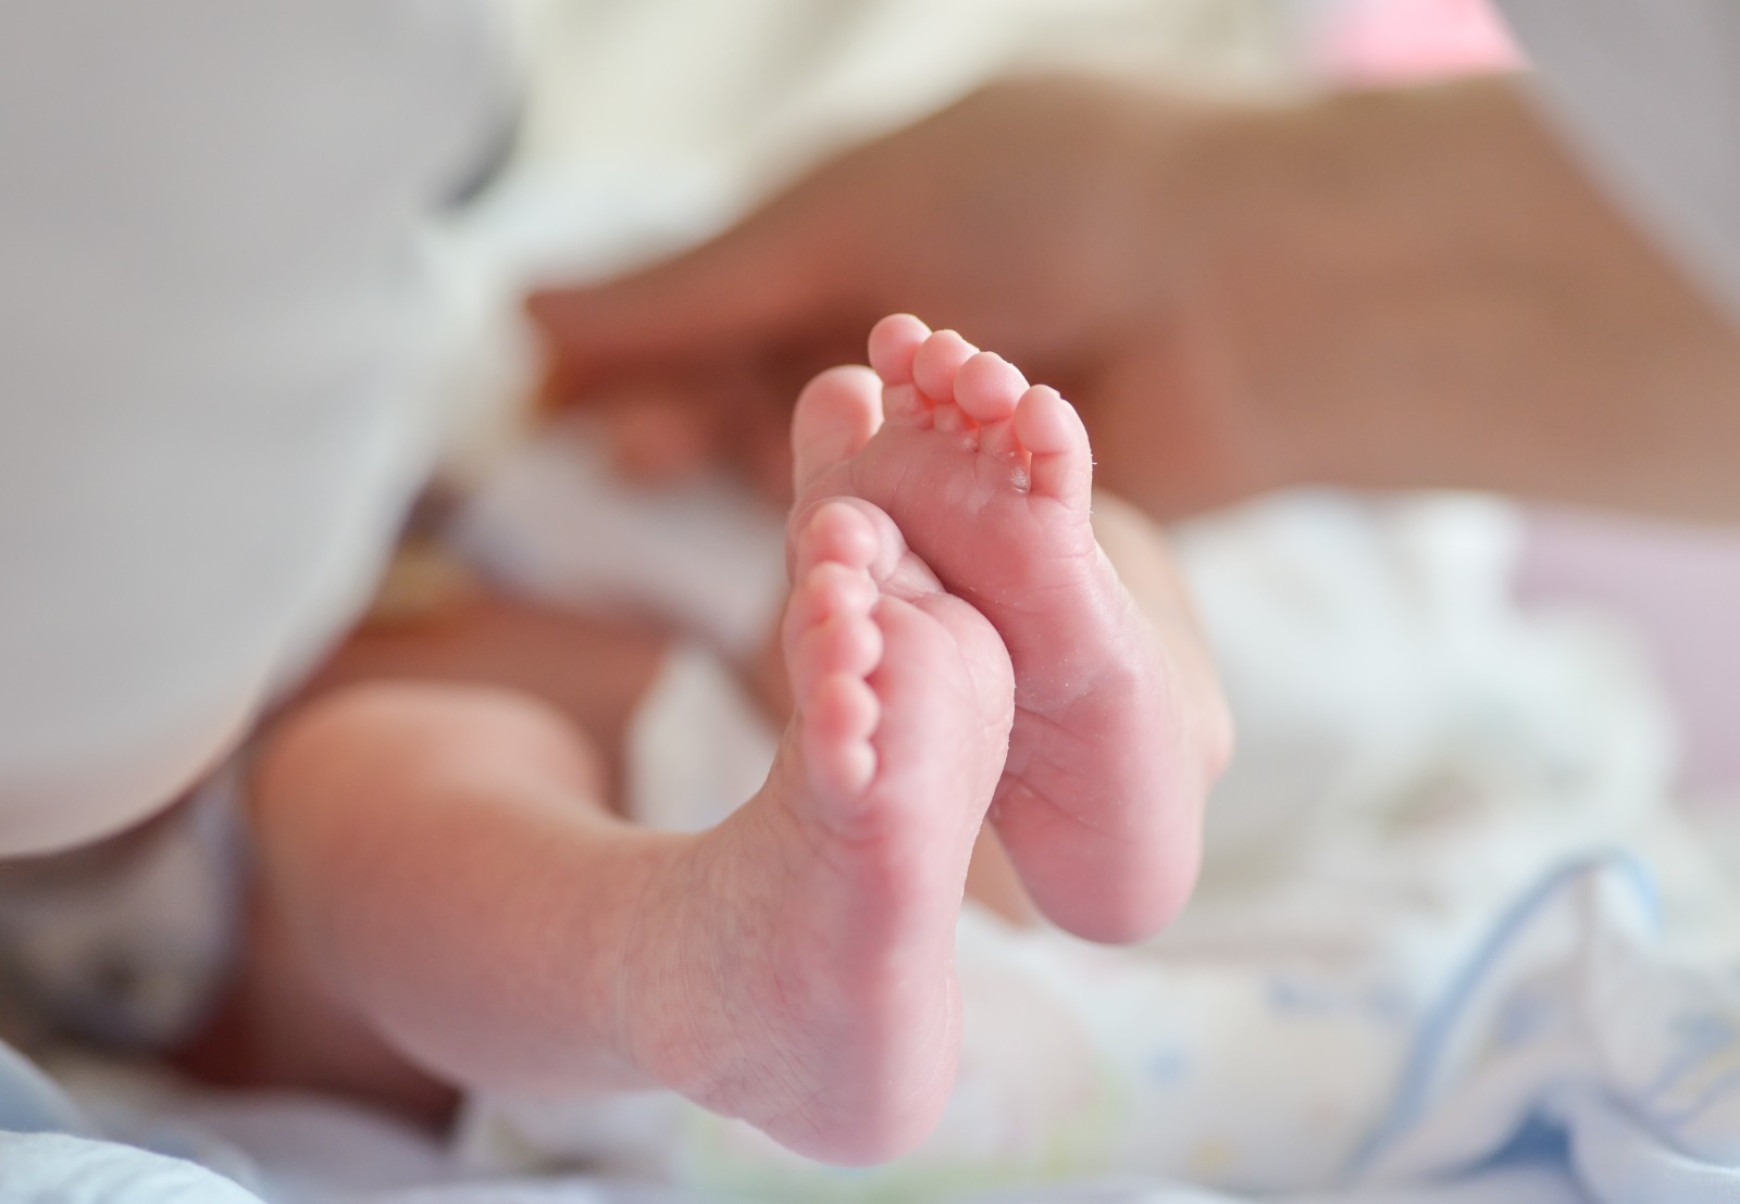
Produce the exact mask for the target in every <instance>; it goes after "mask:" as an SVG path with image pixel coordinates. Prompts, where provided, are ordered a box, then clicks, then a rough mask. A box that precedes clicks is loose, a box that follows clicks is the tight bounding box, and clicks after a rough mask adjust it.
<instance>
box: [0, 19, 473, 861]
mask: <svg viewBox="0 0 1740 1204" xmlns="http://www.w3.org/2000/svg"><path fill="white" fill-rule="evenodd" d="M486 16H487V14H486V13H485V11H484V10H483V9H482V8H480V7H479V6H478V5H476V4H473V3H471V2H470V0H433V2H430V0H379V2H374V0H371V2H370V3H366V4H356V3H352V2H350V0H297V2H296V3H286V4H243V5H237V4H232V3H229V2H228V0H168V2H165V3H153V4H144V5H142V4H135V3H131V2H130V0H56V2H55V3H49V4H8V5H5V6H3V7H0V178H4V180H5V185H4V187H0V264H3V265H4V269H3V270H0V856H3V855H9V854H20V853H34V852H42V851H47V850H52V849H58V848H63V847H67V846H71V845H75V844H79V843H82V842H86V841H89V840H93V839H95V838H98V837H100V836H103V835H105V834H107V833H110V832H113V831H116V830H118V829H120V828H122V827H125V826H127V825H129V824H131V823H133V822H135V821H137V820H139V819H140V818H142V817H143V816H145V815H147V814H149V813H150V812H151V811H152V810H154V809H156V808H158V807H160V806H162V805H164V804H165V803H167V802H168V801H169V800H170V799H172V798H173V797H174V796H175V795H176V794H178V793H179V792H181V791H182V790H184V789H185V788H186V787H187V786H188V785H189V784H190V783H191V782H192V781H193V779H194V778H195V777H196V776H197V775H198V774H200V773H201V772H202V771H204V770H206V769H208V768H210V767H211V766H212V765H213V764H215V763H216V761H217V760H218V759H219V758H220V757H221V755H222V754H223V753H224V751H225V749H226V747H227V746H229V745H230V744H232V743H233V742H234V741H235V740H236V739H238V738H239V736H240V735H241V733H242V732H244V731H245V730H246V729H247V727H248V725H249V724H250V723H251V722H252V721H253V719H254V717H255V714H256V712H257V710H258V709H259V707H260V706H261V705H262V702H263V700H264V699H265V698H266V697H267V696H268V695H269V693H270V692H271V691H272V690H273V689H274V687H275V686H277V685H278V684H280V683H281V682H282V681H283V680H284V679H285V678H286V677H287V676H288V675H290V674H293V673H295V672H297V671H298V670H299V669H300V667H301V666H302V665H303V664H304V663H305V662H306V661H307V660H308V659H309V658H311V657H313V656H314V655H316V654H317V653H318V652H319V651H320V650H321V648H322V646H323V645H324V644H325V642H326V641H328V640H329V639H331V638H332V637H333V636H334V635H335V633H337V632H338V631H340V630H341V629H342V628H343V627H344V626H345V625H346V624H347V623H348V622H349V621H350V619H351V618H352V617H353V615H354V614H355V613H356V612H357V611H359V610H360V609H361V608H362V606H363V605H364V604H365V603H366V601H367V598H368V595H369V592H370V590H371V588H372V585H373V581H374V578H375V575H376V574H377V573H378V571H379V568H380V565H381V563H382V562H383V560H384V558H385V555H386V553H387V551H388V549H389V548H390V546H391V541H392V539H393V537H394V534H395V528H396V526H397V524H398V522H399V518H400V514H401V511H402V509H403V508H404V506H405V505H406V504H407V502H408V499H409V497H410V496H411V494H412V492H413V491H414V490H415V489H416V488H417V487H418V485H419V484H420V481H421V478H422V476H423V474H424V473H425V472H426V471H427V468H428V464H429V460H430V457H431V454H432V451H433V445H434V432H435V428H436V425H437V415H436V414H435V413H434V406H433V404H432V397H433V396H434V381H435V376H436V373H437V371H438V363H437V352H438V351H439V349H440V347H441V345H442V343H443V342H444V341H445V339H444V333H443V331H444V321H445V319H444V311H443V306H442V303H441V301H440V297H439V293H438V290H437V289H436V287H435V285H434V281H433V278H432V276H431V273H430V269H429V265H428V264H427V263H426V261H425V255H424V250H423V246H422V240H423V238H424V228H425V225H426V219H427V218H428V217H429V216H430V214H431V213H432V212H433V211H434V210H435V208H436V207H437V206H438V205H439V204H440V203H441V202H442V201H443V199H444V198H445V196H446V195H447V193H448V192H449V191H450V190H451V189H452V188H454V187H455V186H456V185H457V184H458V183H459V182H460V181H461V180H462V179H463V178H464V176H465V174H466V173H467V172H468V171H470V170H472V168H473V166H474V163H475V161H476V159H477V158H478V157H479V155H480V153H481V147H482V145H483V143H484V142H485V141H486V140H487V138H488V137H489V136H491V135H492V134H493V133H494V132H495V129H496V127H498V126H499V124H500V122H501V120H502V117H503V114H504V112H505V111H507V103H508V97H507V96H506V92H505V88H504V84H505V80H504V78H503V74H502V73H501V72H500V71H499V70H498V67H499V56H498V54H497V51H498V49H499V47H497V46H496V44H495V42H494V40H493V38H492V36H491V34H490V30H489V25H488V21H487V19H486Z"/></svg>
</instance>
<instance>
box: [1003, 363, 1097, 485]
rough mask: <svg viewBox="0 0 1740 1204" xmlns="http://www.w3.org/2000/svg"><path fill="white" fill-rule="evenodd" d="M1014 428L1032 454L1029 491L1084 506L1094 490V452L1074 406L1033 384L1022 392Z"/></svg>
mask: <svg viewBox="0 0 1740 1204" xmlns="http://www.w3.org/2000/svg"><path fill="white" fill-rule="evenodd" d="M1014 427H1015V437H1016V438H1017V439H1019V440H1020V441H1021V445H1022V446H1023V447H1025V448H1026V449H1027V451H1028V453H1029V454H1030V455H1031V456H1032V463H1031V466H1030V470H1029V471H1030V474H1031V477H1030V479H1031V489H1032V491H1033V492H1034V493H1036V494H1039V495H1041V496H1047V497H1055V498H1058V499H1060V500H1062V501H1066V502H1069V503H1071V504H1079V505H1084V506H1085V505H1086V504H1087V503H1088V499H1089V496H1090V495H1091V493H1092V491H1093V477H1094V466H1093V454H1092V451H1091V450H1090V448H1089V446H1088V437H1087V428H1085V427H1084V426H1082V423H1081V416H1080V415H1079V414H1077V413H1076V412H1075V407H1074V406H1072V405H1070V404H1069V402H1067V401H1065V400H1064V399H1063V397H1062V395H1061V394H1059V393H1058V391H1057V390H1056V389H1053V388H1049V387H1047V386H1045V385H1035V386H1034V387H1033V388H1031V389H1029V390H1027V392H1025V393H1023V394H1022V395H1021V402H1020V405H1019V406H1017V407H1016V410H1015V418H1014Z"/></svg>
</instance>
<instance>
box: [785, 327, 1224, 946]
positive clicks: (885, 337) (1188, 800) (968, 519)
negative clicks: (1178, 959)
mask: <svg viewBox="0 0 1740 1204" xmlns="http://www.w3.org/2000/svg"><path fill="white" fill-rule="evenodd" d="M870 359H871V363H872V364H873V365H874V367H875V375H872V374H871V373H870V372H867V371H865V370H863V369H850V368H847V369H835V370H833V371H832V372H829V373H824V374H823V375H822V376H820V377H818V378H817V379H816V380H815V381H814V382H812V383H811V385H810V386H809V388H808V389H806V390H805V393H804V396H803V397H802V398H801V399H800V400H799V402H798V410H797V414H796V417H795V419H794V427H793V446H794V449H795V451H796V453H797V458H798V463H797V477H798V486H799V493H798V498H799V502H798V504H799V508H800V512H801V509H802V507H803V506H804V505H805V504H806V502H807V503H809V504H814V503H815V501H816V500H817V499H822V498H828V497H833V496H841V495H849V496H854V497H859V498H863V499H865V500H867V501H869V502H871V503H873V504H875V505H876V506H878V507H881V508H882V509H883V510H884V511H886V512H887V513H888V514H889V515H890V516H891V517H892V518H893V520H894V521H895V523H897V524H898V525H899V527H900V530H901V531H902V533H903V534H904V535H905V536H906V538H907V540H908V541H909V542H910V543H911V546H912V548H913V549H914V551H915V552H916V553H917V554H918V555H920V556H922V557H923V558H924V560H925V562H926V563H927V564H929V565H930V566H931V567H932V568H933V569H934V570H935V571H936V573H937V576H938V577H939V578H940V579H941V581H942V584H943V586H944V588H946V589H947V590H948V591H949V592H951V593H953V594H955V595H958V596H959V597H961V598H962V599H964V600H966V601H968V602H970V603H971V604H972V605H973V606H974V608H975V609H977V610H978V611H980V612H981V613H982V614H983V615H984V616H985V617H986V618H988V619H989V620H990V621H991V624H992V625H993V626H994V627H995V628H996V629H997V632H998V633H999V634H1000V635H1001V636H1002V637H1003V641H1004V643H1005V644H1006V645H1007V647H1008V650H1009V656H1010V659H1011V661H1012V662H1013V664H1014V669H1015V708H1016V709H1015V722H1014V727H1013V731H1012V732H1011V736H1010V753H1009V760H1008V764H1007V766H1006V768H1005V770H1004V773H1003V776H1002V779H1001V781H1000V782H999V783H998V786H997V792H996V799H995V802H994V803H993V805H992V808H991V812H990V816H991V819H992V821H993V822H994V824H995V825H996V829H997V832H998V834H999V836H1000V837H1001V838H1002V840H1003V843H1004V845H1005V847H1006V848H1007V850H1008V852H1009V855H1010V857H1011V858H1012V859H1013V860H1014V862H1015V864H1016V866H1017V868H1018V869H1019V870H1020V872H1021V875H1022V878H1023V880H1024V881H1025V882H1026V884H1027V886H1028V889H1029V891H1030V892H1031V893H1032V895H1033V898H1034V902H1035V903H1036V904H1038V906H1039V907H1040V909H1041V910H1042V911H1044V912H1045V913H1046V914H1047V915H1048V916H1049V917H1050V918H1051V919H1052V920H1054V921H1055V922H1056V923H1058V924H1059V925H1061V926H1062V927H1064V928H1067V929H1069V930H1071V931H1073V932H1075V933H1078V934H1079V935H1082V936H1086V937H1090V938H1094V939H1099V940H1111V941H1118V940H1131V939H1137V938H1140V937H1143V936H1147V935H1149V934H1151V933H1153V932H1154V931H1156V930H1157V929H1158V928H1159V927H1161V926H1162V925H1163V924H1164V923H1165V922H1166V921H1167V920H1169V919H1170V918H1171V917H1172V915H1173V914H1174V913H1175V912H1176V911H1177V910H1178V908H1179V907H1180V906H1181V905H1182V904H1183V901H1184V899H1185V898H1186V896H1187V895H1188V894H1189V891H1190V888H1191V886H1192V884H1193V882H1194V879H1195V873H1196V867H1197V861H1198V857H1199V828H1200V820H1201V806H1202V801H1203V797H1204V794H1205V793H1206V789H1207V784H1208V782H1209V781H1210V780H1211V779H1212V776H1213V774H1214V772H1215V771H1216V770H1217V764H1216V762H1217V761H1218V759H1219V758H1220V757H1221V755H1222V754H1221V753H1220V752H1219V751H1217V750H1215V749H1213V748H1202V747H1198V746H1199V745H1202V744H1204V743H1205V742H1204V741H1202V740H1199V739H1197V738H1196V733H1197V731H1198V730H1199V729H1200V727H1201V726H1202V725H1199V724H1198V723H1197V722H1196V721H1195V720H1194V719H1193V718H1192V716H1191V715H1190V714H1189V713H1188V708H1189V706H1190V705H1191V702H1190V699H1189V698H1187V697H1184V695H1186V694H1187V693H1188V691H1187V689H1185V688H1184V687H1183V686H1181V685H1180V675H1179V674H1178V673H1176V672H1175V671H1174V668H1173V665H1172V663H1171V662H1170V661H1169V653H1168V649H1167V648H1166V647H1165V646H1164V644H1163V642H1162V641H1161V639H1160V637H1159V634H1158V632H1157V630H1156V628H1155V626H1154V625H1153V624H1152V623H1151V622H1150V621H1149V620H1148V618H1147V617H1145V616H1144V614H1143V613H1142V611H1141V610H1140V608H1139V607H1138V606H1137V604H1136V602H1135V601H1134V599H1133V598H1132V597H1131V595H1130V592H1129V591H1128V590H1127V589H1126V588H1125V586H1124V584H1123V582H1122V581H1121V580H1120V579H1119V577H1118V574H1117V572H1116V571H1115V570H1114V569H1113V567H1112V564H1111V562H1110V561H1109V560H1108V559H1107V558H1106V555H1105V553H1104V552H1103V551H1102V550H1101V548H1100V546H1099V544H1098V542H1097V541H1096V539H1095V536H1094V529H1093V526H1092V524H1091V522H1090V520H1089V502H1090V495H1091V492H1092V483H1093V465H1092V460H1091V456H1090V452H1089V448H1088V440H1087V433H1086V431H1085V430H1084V429H1083V427H1082V424H1081V420H1080V418H1079V417H1078V416H1077V415H1076V412H1075V410H1074V409H1073V408H1072V407H1071V406H1070V405H1069V404H1068V403H1067V402H1065V401H1064V400H1063V398H1062V397H1060V396H1059V395H1058V394H1057V392H1056V391H1055V390H1052V389H1049V388H1045V387H1042V386H1035V387H1032V388H1029V387H1028V384H1027V382H1026V381H1025V380H1024V379H1023V378H1022V376H1021V374H1020V373H1019V372H1018V371H1016V369H1015V368H1014V367H1013V366H1011V365H1010V364H1009V363H1007V362H1006V361H1004V360H1002V359H1000V358H999V357H997V356H995V355H992V354H989V353H980V352H977V351H975V349H974V348H973V347H971V346H970V345H968V344H967V343H966V342H965V341H964V340H963V339H961V338H960V336H958V335H956V334H954V333H953V332H950V331H943V332H940V333H936V334H932V333H931V332H930V331H929V330H928V329H927V328H926V327H925V326H924V325H923V323H921V322H919V321H918V320H917V319H916V318H912V317H907V316H904V315H902V316H898V317H893V318H887V319H884V320H883V321H882V322H881V323H879V324H878V325H877V327H876V329H875V331H874V332H873V333H872V335H871V339H870ZM879 394H880V399H879V396H878V395H879ZM884 418H885V421H884ZM1207 743H1210V744H1212V743H1213V742H1212V741H1209V742H1207Z"/></svg>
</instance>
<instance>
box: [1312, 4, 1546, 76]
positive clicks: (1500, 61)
mask: <svg viewBox="0 0 1740 1204" xmlns="http://www.w3.org/2000/svg"><path fill="white" fill-rule="evenodd" d="M1312 57H1313V59H1314V60H1315V65H1316V66H1317V68H1318V69H1319V70H1321V71H1322V72H1323V73H1324V74H1325V75H1326V76H1328V77H1330V78H1332V79H1338V80H1342V81H1345V82H1349V83H1357V84H1380V83H1391V82H1395V81H1398V80H1408V79H1412V80H1418V79H1433V78H1443V77H1446V76H1455V75H1464V74H1467V73H1469V72H1472V71H1482V70H1492V69H1497V68H1503V67H1511V66H1515V65H1516V64H1517V63H1519V62H1520V61H1521V60H1520V57H1519V56H1518V54H1517V51H1516V49H1515V47H1514V45H1513V44H1512V42H1511V40H1510V36H1509V34H1507V33H1506V32H1505V28H1504V25H1503V23H1502V22H1501V21H1500V20H1499V19H1498V18H1497V17H1496V16H1494V15H1493V13H1492V10H1491V9H1490V8H1489V7H1488V6H1487V5H1486V4H1485V3H1483V2H1482V0H1344V2H1343V3H1341V4H1339V5H1337V6H1336V7H1335V8H1334V9H1333V10H1332V11H1331V13H1330V15H1329V17H1328V19H1327V20H1326V21H1325V22H1324V23H1323V25H1322V26H1321V28H1320V31H1319V34H1318V36H1317V38H1316V39H1315V46H1314V48H1313V51H1312Z"/></svg>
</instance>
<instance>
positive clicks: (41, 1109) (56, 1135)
mask: <svg viewBox="0 0 1740 1204" xmlns="http://www.w3.org/2000/svg"><path fill="white" fill-rule="evenodd" d="M237 1165H245V1164H242V1163H238V1164H237ZM0 1200H6V1201H8V1202H9V1204H11V1202H14V1201H16V1202H17V1204H36V1202H38V1201H40V1202H42V1204H50V1202H52V1204H87V1202H88V1204H260V1202H259V1198H258V1197H257V1196H255V1195H253V1194H252V1193H251V1192H249V1191H247V1190H245V1189H244V1188H242V1187H241V1186H240V1185H239V1184H238V1183H236V1182H235V1181H234V1180H232V1179H229V1178H225V1177H224V1176H221V1175H219V1174H216V1173H214V1172H213V1171H211V1170H208V1169H206V1168H205V1167H202V1166H199V1165H197V1164H196V1163H194V1162H191V1161H188V1160H187V1159H185V1158H180V1157H173V1156H170V1155H168V1154H164V1153H153V1152H151V1151H147V1150H143V1149H139V1148H136V1147H133V1146H127V1145H122V1144H119V1143H117V1142H112V1141H105V1140H102V1139H101V1138H100V1137H99V1136H97V1134H96V1131H95V1127H94V1126H93V1125H92V1123H91V1122H90V1120H89V1119H88V1118H87V1117H86V1116H85V1115H84V1113H83V1112H81V1111H80V1109H79V1108H78V1107H77V1106H76V1105H75V1104H74V1103H73V1102H72V1101H71V1100H70V1099H68V1098H67V1096H66V1095H65V1093H63V1092H62V1091H61V1090H60V1088H58V1087H57V1086H55V1085H54V1083H53V1082H51V1081H50V1080H49V1079H48V1077H47V1076H46V1075H44V1074H43V1073H42V1072H41V1071H40V1070H38V1069H37V1068H36V1067H35V1066H34V1065H32V1064H31V1063H30V1062H29V1061H27V1060H26V1059H25V1058H24V1057H23V1055H21V1054H19V1053H18V1052H17V1051H16V1050H14V1049H12V1048H11V1047H10V1046H8V1045H5V1044H0Z"/></svg>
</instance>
